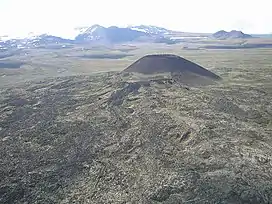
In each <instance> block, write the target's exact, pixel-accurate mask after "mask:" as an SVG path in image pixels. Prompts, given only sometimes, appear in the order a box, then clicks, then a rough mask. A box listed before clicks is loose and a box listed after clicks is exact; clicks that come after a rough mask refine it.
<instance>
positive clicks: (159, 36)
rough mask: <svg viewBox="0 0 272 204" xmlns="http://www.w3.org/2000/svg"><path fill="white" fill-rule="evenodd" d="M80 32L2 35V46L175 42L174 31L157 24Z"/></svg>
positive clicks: (0, 46)
mask: <svg viewBox="0 0 272 204" xmlns="http://www.w3.org/2000/svg"><path fill="white" fill-rule="evenodd" d="M75 30H76V32H78V34H77V35H76V37H75V38H74V39H65V38H62V37H58V36H53V35H48V34H42V35H37V36H29V37H26V38H23V39H8V36H4V37H3V38H2V39H1V37H0V49H1V48H32V47H43V46H48V45H50V46H51V47H52V46H53V47H66V46H67V45H68V44H117V43H126V42H154V43H170V44H171V43H174V40H171V39H170V38H169V37H167V36H165V35H166V34H170V33H173V32H174V31H171V30H168V29H165V28H162V27H157V26H146V25H140V26H129V27H127V28H120V27H117V26H111V27H108V28H106V27H103V26H101V25H97V24H96V25H93V26H91V27H79V28H76V29H75Z"/></svg>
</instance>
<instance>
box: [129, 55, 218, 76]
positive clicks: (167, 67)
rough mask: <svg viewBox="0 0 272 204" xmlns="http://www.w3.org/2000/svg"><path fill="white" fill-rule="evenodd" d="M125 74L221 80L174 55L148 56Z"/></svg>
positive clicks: (135, 63) (133, 65)
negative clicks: (162, 74)
mask: <svg viewBox="0 0 272 204" xmlns="http://www.w3.org/2000/svg"><path fill="white" fill-rule="evenodd" d="M124 72H136V73H141V74H157V73H171V74H179V73H180V74H183V73H186V74H189V75H194V76H202V77H208V78H211V79H220V77H219V76H218V75H216V74H214V73H212V72H210V71H209V70H207V69H205V68H203V67H201V66H200V65H198V64H196V63H194V62H191V61H189V60H186V59H184V58H182V57H179V56H177V55H172V54H162V55H146V56H144V57H142V58H140V59H138V60H137V61H136V62H134V63H133V64H131V65H130V66H129V67H127V68H126V69H125V70H124Z"/></svg>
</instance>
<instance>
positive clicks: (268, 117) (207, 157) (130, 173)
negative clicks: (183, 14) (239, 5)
mask: <svg viewBox="0 0 272 204" xmlns="http://www.w3.org/2000/svg"><path fill="white" fill-rule="evenodd" d="M156 53H167V54H176V55H179V56H182V57H184V58H186V59H188V60H191V61H193V62H195V63H197V64H199V65H201V66H203V67H205V68H206V69H208V70H210V71H212V72H214V73H215V74H217V75H219V76H220V77H222V78H223V80H222V81H220V82H218V83H216V84H213V85H208V86H198V87H188V86H184V85H182V84H166V83H163V82H162V83H158V82H154V81H153V82H148V83H141V82H139V81H133V82H132V81H131V80H130V75H125V74H122V73H120V71H122V70H123V69H125V68H126V67H127V66H129V65H130V64H131V63H133V62H134V61H136V60H137V59H139V58H140V57H142V56H144V55H146V54H156ZM271 53H272V49H271V48H259V49H257V48H254V49H184V48H182V46H181V45H179V44H177V45H163V44H161V45H160V44H138V45H124V46H116V47H112V48H101V47H97V48H92V49H91V48H90V49H86V48H82V47H74V48H72V49H70V48H69V49H61V50H46V49H44V50H42V49H39V50H23V51H20V52H19V53H15V54H14V55H13V54H11V56H7V57H3V58H2V59H1V62H2V65H3V67H5V66H6V64H5V63H10V64H12V63H14V64H15V65H14V66H15V67H16V66H18V63H19V65H20V68H0V154H1V157H0V202H1V203H252V204H253V203H267V204H268V203H271V202H272V170H271V169H272V168H271V166H272V138H271V135H272V100H271V99H272V80H271V79H272V58H271ZM0 65H1V63H0Z"/></svg>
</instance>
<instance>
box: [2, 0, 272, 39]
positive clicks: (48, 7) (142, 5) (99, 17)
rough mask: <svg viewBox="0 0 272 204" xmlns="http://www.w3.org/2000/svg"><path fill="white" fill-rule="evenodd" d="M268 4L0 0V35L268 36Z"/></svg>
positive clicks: (265, 0) (271, 4)
mask: <svg viewBox="0 0 272 204" xmlns="http://www.w3.org/2000/svg"><path fill="white" fill-rule="evenodd" d="M271 8H272V1H271V0H258V1H256V0H227V1H219V0H137V1H136V0H135V1H131V0H0V36H3V35H11V36H24V35H27V34H28V33H30V32H34V33H50V34H54V35H58V36H62V37H69V38H71V37H72V36H74V35H75V32H74V30H73V29H74V28H75V27H80V26H91V25H93V24H100V25H102V26H111V25H116V26H122V27H124V26H127V25H140V24H144V25H156V26H162V27H165V28H168V29H173V30H179V31H184V32H203V33H205V32H208V33H213V32H216V31H218V30H222V29H223V30H227V31H230V30H233V29H236V30H242V31H243V32H245V33H250V34H259V33H272V12H271Z"/></svg>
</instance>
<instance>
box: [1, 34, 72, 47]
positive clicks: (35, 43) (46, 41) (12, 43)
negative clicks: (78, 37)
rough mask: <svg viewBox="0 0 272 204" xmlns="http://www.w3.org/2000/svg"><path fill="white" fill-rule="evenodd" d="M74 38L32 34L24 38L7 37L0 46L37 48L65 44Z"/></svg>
mask: <svg viewBox="0 0 272 204" xmlns="http://www.w3.org/2000/svg"><path fill="white" fill-rule="evenodd" d="M73 42H74V41H73V40H69V39H64V38H61V37H57V36H53V35H48V34H42V35H32V34H30V35H29V36H28V37H25V38H22V39H6V40H4V41H3V40H2V41H0V46H1V47H2V48H3V47H4V48H35V47H43V46H48V45H51V46H52V45H64V44H69V43H73Z"/></svg>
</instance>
